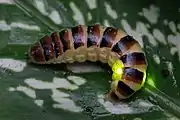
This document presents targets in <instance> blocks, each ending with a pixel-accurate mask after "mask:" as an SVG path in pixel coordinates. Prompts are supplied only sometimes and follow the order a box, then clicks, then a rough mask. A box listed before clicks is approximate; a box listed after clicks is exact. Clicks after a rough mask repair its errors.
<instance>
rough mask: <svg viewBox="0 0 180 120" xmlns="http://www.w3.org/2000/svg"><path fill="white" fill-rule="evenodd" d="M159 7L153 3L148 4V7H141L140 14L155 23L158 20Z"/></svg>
mask: <svg viewBox="0 0 180 120" xmlns="http://www.w3.org/2000/svg"><path fill="white" fill-rule="evenodd" d="M159 11H160V9H159V8H158V7H156V6H155V5H150V7H149V9H147V8H143V9H142V15H143V16H144V17H145V18H146V19H147V20H148V21H149V22H150V23H151V24H155V23H157V22H158V17H159Z"/></svg>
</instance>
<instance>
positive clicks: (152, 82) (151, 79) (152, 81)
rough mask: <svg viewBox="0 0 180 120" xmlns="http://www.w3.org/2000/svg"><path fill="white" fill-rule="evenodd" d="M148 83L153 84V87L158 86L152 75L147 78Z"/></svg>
mask: <svg viewBox="0 0 180 120" xmlns="http://www.w3.org/2000/svg"><path fill="white" fill-rule="evenodd" d="M147 83H148V84H149V85H151V86H152V87H155V88H156V84H155V81H154V80H153V78H152V77H151V76H149V77H148V78H147Z"/></svg>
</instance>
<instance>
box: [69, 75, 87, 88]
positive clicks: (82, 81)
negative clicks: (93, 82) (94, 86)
mask: <svg viewBox="0 0 180 120" xmlns="http://www.w3.org/2000/svg"><path fill="white" fill-rule="evenodd" d="M67 79H68V80H71V81H73V82H74V83H75V84H76V85H78V86H80V85H83V84H85V83H86V79H84V78H82V77H78V76H68V77H67Z"/></svg>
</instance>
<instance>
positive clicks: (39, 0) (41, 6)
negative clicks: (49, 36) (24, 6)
mask: <svg viewBox="0 0 180 120" xmlns="http://www.w3.org/2000/svg"><path fill="white" fill-rule="evenodd" d="M34 2H35V3H34V4H35V6H36V8H37V9H38V10H39V11H40V12H41V13H42V14H43V15H48V12H47V11H46V9H45V4H44V2H43V0H34Z"/></svg>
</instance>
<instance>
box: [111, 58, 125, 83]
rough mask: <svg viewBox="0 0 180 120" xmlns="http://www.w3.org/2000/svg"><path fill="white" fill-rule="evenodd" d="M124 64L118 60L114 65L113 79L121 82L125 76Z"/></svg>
mask: <svg viewBox="0 0 180 120" xmlns="http://www.w3.org/2000/svg"><path fill="white" fill-rule="evenodd" d="M123 67H124V65H123V63H122V62H121V61H120V60H116V62H115V63H114V64H113V65H112V71H113V75H112V79H113V80H119V79H121V77H122V74H123Z"/></svg>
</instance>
